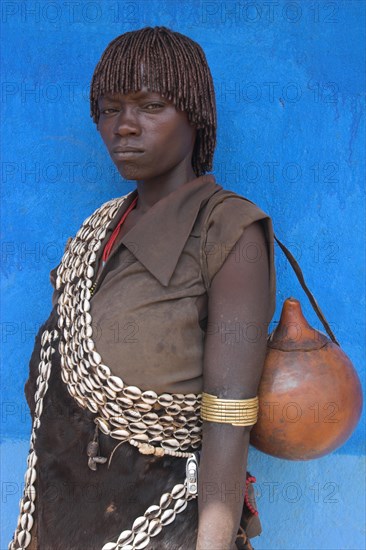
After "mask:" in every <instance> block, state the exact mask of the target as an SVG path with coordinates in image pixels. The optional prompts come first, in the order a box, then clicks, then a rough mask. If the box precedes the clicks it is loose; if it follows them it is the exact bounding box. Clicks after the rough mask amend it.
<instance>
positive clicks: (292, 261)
mask: <svg viewBox="0 0 366 550" xmlns="http://www.w3.org/2000/svg"><path fill="white" fill-rule="evenodd" d="M274 238H275V241H276V243H277V244H278V246H279V247H280V249H281V250H282V252H283V253H284V255H285V256H286V258H287V260H288V262H289V264H290V265H291V267H292V269H293V270H294V272H295V275H296V277H297V279H298V281H299V283H300V285H301V287H302V289H303V291H304V292H305V294H306V296H307V297H308V299H309V302H310V303H311V305H312V307H313V310H314V311H315V313H316V314H317V316H318V318H319V319H320V321H321V323H322V325H323V327H324V328H325V330H326V331H327V334H328V336H329V338H330V339H331V340H332V342H334V343H335V344H337V345H338V346H339V342H338V341H337V339H336V337H335V336H334V333H333V332H332V330H331V328H330V326H329V323H328V321H327V320H326V318H325V316H324V313H323V312H322V310H321V309H320V307H319V305H318V303H317V301H316V299H315V297H314V295H313V294H312V292H311V291H310V290H309V287H308V286H307V284H306V282H305V279H304V274H303V272H302V271H301V267H300V266H299V264H298V263H297V261H296V260H295V258H294V256H293V255H292V253H291V252H290V251H289V249H288V248H286V246H285V245H284V244H283V243H282V242H281V241H280V240H279V239H278V238H277V237H276V235H274Z"/></svg>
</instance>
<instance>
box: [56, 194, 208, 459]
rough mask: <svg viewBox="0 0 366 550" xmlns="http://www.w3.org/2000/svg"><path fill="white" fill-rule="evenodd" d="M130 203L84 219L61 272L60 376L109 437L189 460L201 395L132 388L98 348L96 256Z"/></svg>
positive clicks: (118, 202) (198, 431)
mask: <svg viewBox="0 0 366 550" xmlns="http://www.w3.org/2000/svg"><path fill="white" fill-rule="evenodd" d="M125 199H126V197H122V198H120V199H114V200H112V201H109V202H108V203H106V204H104V205H102V206H101V207H100V208H99V209H98V210H96V212H94V214H92V216H90V217H89V218H88V219H87V220H85V222H84V223H83V225H82V226H81V228H80V229H79V231H78V232H77V234H76V236H75V237H74V239H72V240H71V242H70V243H69V246H68V248H67V250H66V252H65V254H64V256H63V258H62V261H61V264H60V266H59V268H58V271H57V279H56V288H57V289H59V290H60V297H59V300H58V305H57V311H58V314H59V323H58V326H59V328H60V332H61V336H60V343H59V352H60V356H61V377H62V380H63V381H64V382H65V384H66V386H67V389H68V391H69V393H70V395H72V397H73V398H74V399H75V400H76V402H77V403H78V405H79V406H80V407H82V408H84V409H85V408H88V409H89V410H90V411H91V412H93V413H94V414H96V415H97V416H96V418H95V422H96V424H97V425H98V427H99V429H100V430H101V432H102V433H104V434H105V435H110V436H111V437H114V438H115V439H118V440H120V441H126V442H130V443H131V442H133V443H131V444H133V445H135V446H137V447H138V448H139V449H141V452H144V451H145V452H147V450H148V449H150V451H149V452H151V453H152V452H153V451H151V447H155V448H156V449H159V450H157V451H156V452H154V454H162V453H166V454H172V455H173V456H187V454H188V453H189V450H192V449H193V450H194V449H197V448H198V447H199V446H200V445H201V436H202V421H201V419H200V414H199V413H200V403H201V395H195V394H193V393H191V394H167V393H164V394H161V395H157V394H156V393H155V392H154V391H151V390H149V391H142V390H140V388H138V387H137V386H127V385H125V384H124V382H123V380H122V379H121V378H119V377H118V376H113V375H112V374H111V371H110V369H109V367H108V366H107V365H105V364H103V362H102V358H101V356H100V354H99V353H98V352H97V350H96V349H95V343H94V340H93V328H92V317H91V314H90V307H91V306H90V300H91V289H92V288H93V287H94V280H93V277H94V263H95V261H96V252H97V251H98V250H99V248H100V247H101V244H102V241H103V239H104V237H105V235H106V231H107V229H108V226H109V224H110V223H111V221H112V220H113V218H114V216H115V215H116V213H117V212H118V210H119V209H120V207H121V206H122V204H123V202H124V200H125ZM175 453H177V454H175ZM178 453H179V454H178ZM180 453H184V454H180Z"/></svg>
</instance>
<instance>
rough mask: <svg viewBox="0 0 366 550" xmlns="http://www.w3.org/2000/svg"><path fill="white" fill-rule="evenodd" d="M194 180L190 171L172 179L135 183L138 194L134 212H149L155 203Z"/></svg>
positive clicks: (194, 176) (175, 175)
mask: <svg viewBox="0 0 366 550" xmlns="http://www.w3.org/2000/svg"><path fill="white" fill-rule="evenodd" d="M195 178H196V175H195V173H194V172H193V170H192V169H190V170H187V172H184V173H181V174H179V175H178V176H177V174H174V177H169V176H168V177H166V176H165V177H163V178H161V177H160V178H156V179H155V178H154V179H150V180H148V181H147V180H140V181H137V182H136V186H137V192H138V197H139V198H138V202H137V206H136V211H137V212H140V213H141V214H143V213H145V212H146V211H147V210H149V209H150V208H151V207H152V206H153V205H154V204H155V203H156V202H158V201H160V200H161V199H162V198H164V197H166V196H167V195H169V194H170V193H172V192H173V191H175V190H176V189H178V188H179V187H181V186H182V185H184V184H185V183H188V182H189V181H192V180H194V179H195Z"/></svg>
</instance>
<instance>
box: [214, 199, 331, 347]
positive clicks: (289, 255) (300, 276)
mask: <svg viewBox="0 0 366 550" xmlns="http://www.w3.org/2000/svg"><path fill="white" fill-rule="evenodd" d="M223 197H224V198H229V197H235V198H241V199H243V200H246V201H248V202H252V201H250V200H249V199H247V198H246V197H242V196H240V195H237V194H236V193H234V192H233V191H227V190H226V189H223V190H222V191H221V192H220V193H217V194H215V195H214V196H213V197H212V198H211V199H210V200H209V201H208V204H207V205H206V208H205V213H204V218H205V219H204V222H203V227H204V228H205V227H206V221H207V219H208V216H209V215H210V213H211V212H212V210H213V208H214V207H215V206H216V204H217V203H218V202H219V201H221V200H222V198H223ZM274 239H275V241H276V243H277V244H278V246H279V247H280V249H281V250H282V252H283V253H284V255H285V256H286V259H287V260H288V262H289V264H290V265H291V267H292V269H293V270H294V272H295V275H296V277H297V279H298V281H299V283H300V285H301V287H302V289H303V291H304V292H305V294H306V296H307V297H308V299H309V302H310V304H311V306H312V308H313V310H314V311H315V313H316V314H317V316H318V318H319V320H320V322H321V323H322V325H323V327H324V328H325V330H326V332H327V334H328V336H329V338H330V339H331V340H332V342H334V343H335V344H337V345H338V346H339V342H338V341H337V339H336V337H335V335H334V333H333V331H332V330H331V328H330V326H329V323H328V321H327V320H326V318H325V315H324V313H323V312H322V310H321V309H320V307H319V305H318V303H317V301H316V299H315V297H314V295H313V294H312V292H311V291H310V290H309V287H308V286H307V284H306V282H305V278H304V275H303V272H302V270H301V267H300V266H299V264H298V262H297V261H296V260H295V258H294V256H293V255H292V253H291V252H290V251H289V249H288V248H287V247H286V246H285V245H284V244H283V243H282V242H281V241H280V240H279V239H278V237H277V236H276V235H274Z"/></svg>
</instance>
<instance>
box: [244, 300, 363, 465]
mask: <svg viewBox="0 0 366 550" xmlns="http://www.w3.org/2000/svg"><path fill="white" fill-rule="evenodd" d="M361 410H362V392H361V384H360V381H359V378H358V375H357V372H356V370H355V368H354V366H353V365H352V363H351V361H350V360H349V358H348V357H347V355H346V354H345V353H344V352H343V351H342V350H341V348H340V347H339V346H338V345H337V344H335V343H333V342H332V341H331V340H330V339H329V338H327V336H325V335H324V334H323V333H321V332H319V331H317V330H315V329H314V328H312V327H311V326H310V325H309V324H308V322H307V321H306V319H305V317H304V316H303V313H302V311H301V306H300V302H299V301H298V300H295V299H294V298H288V299H287V300H286V301H285V302H284V305H283V309H282V314H281V318H280V323H279V325H278V326H277V328H276V329H275V330H274V332H273V333H272V334H271V336H270V338H269V341H268V350H267V356H266V361H265V366H264V371H263V376H262V380H261V383H260V387H259V420H258V422H257V424H256V425H255V426H254V427H253V429H252V431H251V444H252V445H253V446H254V447H256V448H257V449H259V450H260V451H262V452H264V453H267V454H269V455H272V456H276V457H278V458H285V459H289V460H309V459H312V458H319V457H321V456H324V455H325V454H328V453H330V452H332V451H334V450H335V449H337V448H338V447H340V446H341V445H342V444H343V443H344V442H345V441H346V440H347V439H348V438H349V437H350V435H351V434H352V432H353V430H354V428H355V427H356V425H357V422H358V420H359V418H360V414H361Z"/></svg>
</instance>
